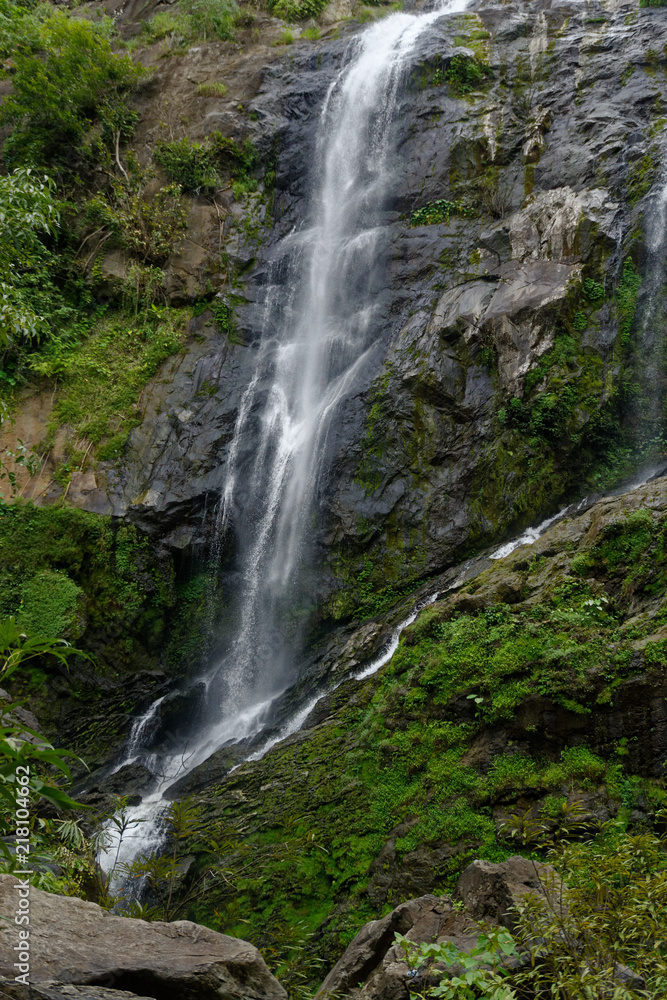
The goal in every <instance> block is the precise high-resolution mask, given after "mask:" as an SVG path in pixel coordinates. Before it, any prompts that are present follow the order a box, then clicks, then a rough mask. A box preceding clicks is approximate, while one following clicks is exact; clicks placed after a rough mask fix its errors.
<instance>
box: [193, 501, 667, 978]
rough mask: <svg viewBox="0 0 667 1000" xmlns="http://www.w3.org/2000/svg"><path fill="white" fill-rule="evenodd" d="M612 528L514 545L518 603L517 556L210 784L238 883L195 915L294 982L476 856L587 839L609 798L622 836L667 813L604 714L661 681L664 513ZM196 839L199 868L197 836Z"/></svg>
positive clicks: (212, 809)
mask: <svg viewBox="0 0 667 1000" xmlns="http://www.w3.org/2000/svg"><path fill="white" fill-rule="evenodd" d="M600 529H601V530H598V533H597V535H596V536H595V538H594V539H591V540H588V541H584V542H583V543H582V544H581V545H580V547H578V548H577V547H572V548H571V549H568V547H567V545H562V546H557V547H553V546H552V547H550V548H549V547H548V546H545V548H544V553H543V552H541V551H537V550H536V552H535V555H534V558H532V557H531V554H530V552H529V553H528V555H524V558H521V556H520V555H514V556H512V557H511V559H512V560H513V563H512V573H513V575H512V576H511V586H512V588H513V592H512V596H511V598H509V599H508V600H509V601H510V603H502V602H500V601H499V600H498V598H497V596H495V595H496V594H497V590H498V588H502V587H503V581H505V580H506V579H507V577H508V574H509V573H510V568H509V566H508V564H507V561H506V562H505V563H504V564H503V563H495V564H494V565H493V566H492V567H491V568H490V569H489V570H487V571H486V572H485V573H483V574H482V575H481V576H480V577H478V578H477V579H476V580H475V581H473V582H471V583H470V584H469V585H468V586H467V587H466V588H463V589H462V590H460V591H459V592H458V594H457V595H455V596H453V597H451V598H445V599H444V600H442V601H441V602H438V603H436V604H435V605H433V606H431V607H430V608H428V609H426V610H424V611H423V612H422V613H421V615H420V617H419V618H418V619H417V621H416V622H415V623H414V625H412V626H411V627H410V628H409V629H408V630H407V631H406V632H405V633H404V636H403V639H402V642H401V645H400V646H399V649H398V651H397V653H396V654H395V655H394V657H393V659H392V660H391V662H390V663H389V664H388V666H387V667H386V668H385V669H384V670H383V671H382V672H381V674H379V675H377V676H376V677H373V678H371V679H369V680H368V681H366V682H365V683H363V684H356V683H354V682H349V683H348V684H346V685H343V686H342V687H341V688H340V689H339V690H338V691H336V692H334V693H333V694H332V695H330V696H329V701H328V703H327V705H326V710H324V711H323V712H322V719H323V720H324V721H323V722H321V723H320V724H319V725H318V726H315V727H314V728H311V729H310V730H309V731H308V732H307V733H305V734H303V735H302V736H301V737H297V738H295V739H293V740H292V741H291V742H290V743H289V745H278V746H277V747H275V748H274V749H273V750H272V751H271V753H270V754H269V755H267V757H265V758H264V759H263V760H262V761H260V762H258V763H255V764H246V765H243V766H242V767H241V768H239V769H238V770H237V771H235V772H234V773H233V774H232V775H229V776H228V777H227V778H226V779H225V780H224V781H223V782H221V783H220V785H219V786H218V787H216V788H213V789H211V790H210V791H209V792H207V793H206V794H204V795H203V796H202V797H201V798H200V802H201V803H202V805H203V806H204V815H205V816H207V817H209V820H208V822H207V823H205V828H204V831H202V833H201V834H200V838H201V837H203V838H205V837H207V836H208V837H211V838H214V839H215V840H216V842H217V843H218V844H219V848H218V849H217V850H216V852H215V853H216V858H217V860H218V861H221V862H222V864H223V866H224V869H225V872H226V883H225V884H223V885H219V886H217V887H216V888H215V889H214V890H213V891H212V892H211V894H210V896H209V897H207V898H205V899H202V900H199V901H198V902H197V903H196V904H195V905H194V906H193V907H192V909H191V910H190V913H189V915H190V916H194V917H195V918H196V919H199V920H202V921H203V922H206V923H209V924H211V925H213V926H215V927H217V928H218V929H220V930H223V931H224V932H226V933H232V934H238V935H239V936H241V935H242V936H244V937H246V938H250V939H251V940H252V941H253V942H254V943H256V944H257V945H258V946H259V947H260V948H262V949H264V952H265V954H266V955H267V957H268V959H269V961H270V963H271V964H272V967H273V968H274V969H276V970H278V971H279V972H280V973H281V974H282V975H283V977H284V978H286V981H287V983H288V985H289V986H290V988H294V986H295V985H296V984H297V983H298V982H299V981H300V979H299V977H306V979H308V980H310V981H311V982H315V981H317V980H318V979H319V978H321V976H320V974H319V967H318V966H317V965H314V966H313V965H312V964H311V963H312V962H317V961H323V962H325V963H326V964H327V965H329V964H331V963H332V962H333V961H334V960H335V959H336V958H337V957H338V956H339V955H340V953H341V951H342V949H343V948H344V947H345V945H346V944H347V943H349V941H350V939H351V937H352V936H353V935H354V933H356V931H357V930H358V929H359V926H360V925H361V923H362V922H363V921H365V920H367V919H371V918H373V917H377V916H379V915H381V914H382V913H384V912H386V911H387V910H388V909H389V908H391V907H392V906H394V905H396V904H397V903H398V902H400V901H401V900H402V899H404V898H407V897H409V896H414V895H419V894H420V893H422V892H425V891H437V890H438V889H447V888H451V886H452V884H453V882H454V881H455V879H456V877H457V875H458V873H459V872H460V871H461V869H462V868H463V867H464V866H465V865H466V864H467V863H469V861H470V860H472V858H473V857H487V858H489V859H490V860H503V859H504V858H505V857H507V856H509V855H511V854H514V853H516V851H517V846H516V845H517V842H518V843H520V844H522V845H523V851H524V853H525V851H533V852H537V854H538V855H539V854H540V852H541V851H542V848H541V847H540V844H541V843H543V842H544V840H545V838H547V839H548V838H552V839H555V840H557V841H558V842H559V843H560V842H563V843H567V842H568V841H571V840H572V838H575V839H576V838H580V837H581V836H582V833H585V835H586V836H589V837H590V836H592V835H593V834H594V833H595V830H596V823H597V822H598V820H596V818H595V815H593V813H594V812H595V810H599V811H600V813H601V815H603V816H604V814H605V811H607V813H608V814H609V813H611V814H612V815H613V814H614V813H617V814H618V817H619V819H620V821H621V826H620V827H619V830H620V831H621V832H620V833H619V836H621V838H622V837H625V834H624V833H622V830H623V828H624V826H625V825H626V824H627V822H628V819H629V817H630V815H631V813H633V811H634V810H637V809H641V810H642V811H643V814H644V815H645V816H646V821H645V822H647V823H648V822H650V821H651V819H652V818H656V817H657V818H658V820H659V814H660V810H661V809H662V808H664V806H665V804H666V803H667V790H666V789H665V787H664V781H662V780H660V779H658V780H655V779H651V778H649V777H646V776H643V777H642V776H640V775H639V774H638V773H637V770H636V769H637V767H638V766H640V767H641V764H640V762H641V761H643V760H644V758H643V756H642V755H643V753H644V750H643V749H641V748H640V747H639V746H636V747H635V746H634V745H633V743H632V741H628V740H627V739H625V740H621V741H620V742H619V741H618V738H617V737H616V736H615V735H614V733H613V732H612V731H610V730H608V729H607V727H606V722H605V720H606V718H607V712H608V710H609V707H610V706H611V705H614V704H615V703H616V702H617V701H618V705H619V706H622V704H623V702H624V700H625V699H626V698H627V692H628V691H629V690H631V689H630V686H629V685H630V683H631V678H633V677H634V676H636V675H637V674H638V673H640V674H642V681H641V683H642V684H644V685H647V684H648V685H650V684H655V685H656V686H659V685H660V683H661V678H662V677H663V671H664V666H665V664H666V663H667V654H666V653H665V649H664V646H665V643H664V642H662V643H661V642H660V641H654V640H653V639H652V638H651V636H652V633H653V632H654V631H655V630H656V629H660V628H661V627H662V625H663V623H664V622H665V621H667V607H665V600H664V597H663V595H664V585H665V574H666V572H667V570H666V566H667V542H666V539H667V522H665V521H664V519H662V517H660V518H658V519H656V517H655V515H651V514H649V513H648V512H646V511H643V510H638V511H633V512H630V513H629V515H628V516H622V515H621V516H618V517H611V516H610V517H609V519H608V521H607V522H606V523H604V524H602V525H600ZM519 578H520V579H519ZM655 594H660V599H659V604H657V605H656V603H655V596H654V595H655ZM644 608H646V609H649V608H650V614H644V612H643V611H642V609H644ZM638 640H639V641H640V643H641V645H640V646H639V647H638ZM645 640H648V641H645ZM638 648H641V650H642V652H641V658H640V659H639V660H638V659H637V649H638ZM633 690H635V689H633ZM552 716H553V717H557V718H558V719H560V720H561V722H560V723H559V725H558V726H555V727H554V726H553V725H551V723H549V722H548V720H549V719H550V718H552ZM545 720H547V721H545ZM564 720H568V722H567V725H568V726H569V729H568V732H567V735H564V733H563V731H562V727H563V722H564ZM612 728H613V727H612ZM570 741H573V742H571V743H570ZM517 802H520V803H522V805H521V806H520V807H517V806H516V805H515V803H517ZM593 802H594V803H595V806H594V807H593V805H592V803H593ZM260 803H261V808H260ZM635 815H637V814H636V813H635ZM623 843H626V842H625V841H624V842H623ZM183 850H184V852H186V853H191V852H192V851H194V852H195V853H197V851H198V850H201V854H200V859H199V861H198V862H197V866H198V868H201V869H202V870H203V865H204V864H205V863H206V862H205V857H206V854H205V852H204V851H203V849H198V848H197V847H196V844H194V843H193V842H190V843H187V844H184V846H183ZM623 850H625V848H623ZM585 857H586V851H585V850H582V859H583V860H582V863H586V861H585ZM594 860H595V854H594V853H593V854H592V855H591V858H590V863H591V865H593V864H594ZM591 870H592V869H591ZM424 873H426V874H424ZM182 915H185V914H182ZM619 960H622V959H619ZM292 972H293V973H294V978H291V977H292Z"/></svg>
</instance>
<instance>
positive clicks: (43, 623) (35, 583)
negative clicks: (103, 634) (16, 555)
mask: <svg viewBox="0 0 667 1000" xmlns="http://www.w3.org/2000/svg"><path fill="white" fill-rule="evenodd" d="M82 599H83V591H82V590H81V588H80V587H77V585H76V584H75V583H74V581H73V580H70V578H69V577H68V576H66V575H65V574H64V573H59V572H57V571H55V570H49V569H46V570H43V571H42V572H41V573H36V574H35V576H33V577H32V578H31V579H30V580H28V582H27V583H25V584H24V586H23V589H22V592H21V608H20V610H19V614H18V617H17V624H18V625H19V627H20V628H21V629H23V630H24V631H25V632H34V633H37V634H41V635H48V636H52V637H53V638H54V639H60V638H62V637H66V638H70V639H76V638H78V636H79V635H81V633H82V631H83V629H82V627H81V625H82V617H81V616H80V615H79V616H78V617H79V621H78V622H77V611H78V610H79V609H80V607H81V603H82Z"/></svg>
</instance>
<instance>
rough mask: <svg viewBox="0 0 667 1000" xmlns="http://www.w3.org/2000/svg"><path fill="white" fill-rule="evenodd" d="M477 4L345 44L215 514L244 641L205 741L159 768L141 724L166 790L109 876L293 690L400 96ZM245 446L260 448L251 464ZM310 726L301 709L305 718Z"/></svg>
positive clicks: (144, 812) (206, 715)
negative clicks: (448, 19) (174, 789)
mask: <svg viewBox="0 0 667 1000" xmlns="http://www.w3.org/2000/svg"><path fill="white" fill-rule="evenodd" d="M469 2H470V0H445V3H444V4H442V5H441V6H440V7H439V8H438V9H436V10H433V11H431V12H428V13H421V14H416V15H410V14H394V15H392V16H390V17H387V18H386V19H384V20H382V21H380V22H378V23H377V24H375V25H373V26H372V27H370V28H368V29H367V30H366V31H364V32H363V33H362V34H360V35H358V36H357V37H356V38H355V39H354V40H353V41H352V42H351V43H350V46H349V48H348V51H347V54H346V59H345V65H344V66H343V68H342V70H341V71H340V72H339V74H338V75H337V76H336V78H335V79H334V81H333V82H332V84H331V86H330V88H329V91H328V93H327V95H326V99H325V101H324V105H323V108H322V111H321V115H320V122H319V132H318V146H317V155H316V158H315V163H314V172H315V176H314V178H313V179H314V184H313V190H314V197H313V200H312V210H311V224H310V226H309V227H308V228H307V229H306V230H305V231H301V232H299V233H296V234H292V235H290V236H289V237H287V238H286V239H285V240H283V242H282V245H281V248H280V256H281V260H280V266H281V267H282V268H283V273H284V272H285V271H286V272H287V273H288V276H289V278H288V283H289V285H290V286H291V287H292V288H293V294H292V295H291V298H290V301H289V302H288V303H287V304H284V303H283V304H281V305H280V306H278V305H276V303H275V298H274V297H273V296H272V294H271V289H270V288H269V290H268V292H267V300H266V304H265V307H266V308H265V323H264V334H263V338H262V343H261V345H260V348H259V352H258V360H257V364H256V368H255V372H254V376H253V378H252V380H251V382H250V384H249V386H248V388H247V390H246V392H245V395H244V398H243V400H242V403H241V406H240V408H239V413H238V417H237V422H236V429H235V435H234V440H233V443H232V446H231V449H230V459H229V467H228V470H227V478H226V485H225V488H224V490H223V496H222V498H221V503H220V509H219V516H218V532H219V536H220V537H221V536H222V534H223V533H224V532H226V531H228V530H231V529H232V528H233V529H234V530H235V533H236V535H237V550H238V552H239V562H240V564H241V566H242V586H241V596H240V602H239V611H238V620H239V624H238V629H237V631H236V634H235V637H234V638H233V641H232V642H231V645H230V648H229V650H228V652H227V653H226V654H225V656H224V658H223V659H222V661H221V662H219V663H217V664H215V665H214V667H212V669H211V670H210V671H209V672H208V674H207V675H206V676H205V677H204V678H202V680H201V681H200V684H201V685H202V688H203V691H204V697H203V705H202V707H201V708H200V712H199V718H198V722H197V731H196V732H195V733H194V734H192V735H191V736H190V737H189V738H186V739H185V740H184V741H182V742H180V743H179V742H178V741H177V745H176V746H175V747H174V749H173V751H172V752H168V753H164V752H162V753H161V754H160V755H159V756H158V755H157V754H155V753H153V754H151V753H147V752H146V751H145V750H143V751H142V749H141V746H140V744H141V736H142V734H145V733H148V732H149V731H150V728H151V724H152V719H153V718H154V716H155V706H152V707H151V709H149V711H148V713H147V714H146V716H145V717H144V718H143V719H142V720H139V722H138V723H137V724H135V727H134V729H133V739H132V740H131V741H130V744H131V745H128V748H127V751H126V757H125V760H124V761H123V763H128V762H129V761H133V760H136V759H140V760H142V762H143V763H145V764H146V765H147V767H148V768H149V769H150V770H151V771H152V772H153V773H154V774H159V775H160V778H159V780H157V783H156V787H155V789H154V791H153V793H152V794H151V795H150V796H149V797H148V798H146V799H145V800H144V802H143V803H142V804H141V806H139V807H136V809H133V810H131V811H130V816H129V819H130V821H131V822H134V821H141V822H140V825H139V826H137V827H135V829H133V830H132V829H131V830H130V832H129V834H127V835H126V837H125V839H124V841H123V842H122V843H121V844H120V845H119V844H118V842H117V841H116V842H115V843H111V844H110V845H109V847H108V848H107V850H106V852H105V857H104V858H103V859H102V861H103V864H104V866H105V867H106V868H107V869H109V868H111V867H113V866H114V864H115V862H116V860H117V859H118V860H120V861H125V862H126V861H128V860H131V859H132V858H133V857H136V856H137V855H139V854H141V853H146V852H147V851H150V850H153V849H155V847H156V845H157V844H158V843H159V829H160V823H159V818H160V815H161V813H162V812H163V811H164V808H165V802H164V793H165V792H166V790H167V789H168V788H169V787H170V786H171V785H172V784H173V783H174V782H175V781H176V780H177V779H180V778H181V777H182V776H183V775H184V774H186V773H188V772H189V771H191V770H192V769H193V768H194V767H195V766H197V765H198V764H200V763H201V762H202V761H204V760H206V759H207V758H208V757H209V756H210V755H211V754H212V753H213V752H214V751H215V750H216V749H218V748H219V747H221V746H223V745H225V744H226V743H229V742H235V741H238V740H241V739H243V738H245V737H248V736H251V735H254V734H256V733H257V732H259V731H261V730H262V728H263V727H264V726H265V725H266V721H267V717H268V711H269V708H270V705H271V703H272V701H273V700H274V699H275V697H276V695H277V694H278V693H280V692H281V690H283V689H284V688H285V687H286V686H287V685H288V683H289V682H290V681H291V680H293V671H294V658H295V643H294V641H293V640H292V641H290V637H289V636H287V637H285V636H284V633H283V629H282V628H281V624H280V623H281V620H282V619H283V618H285V617H286V614H285V612H286V610H287V609H288V608H289V606H290V604H292V605H293V604H294V603H295V601H298V598H299V596H300V595H302V594H303V593H304V591H305V590H306V588H307V582H306V584H305V585H304V583H303V580H304V579H305V580H306V581H307V577H308V573H307V566H308V545H307V536H308V527H309V522H310V517H311V515H312V512H313V510H314V508H315V507H316V503H315V500H316V497H317V490H318V482H319V481H320V477H321V475H322V472H323V471H324V470H323V461H324V456H325V455H326V443H327V436H328V433H329V430H330V428H331V422H332V418H333V416H334V414H336V413H338V412H339V410H340V406H341V404H342V402H343V401H344V399H345V398H346V397H347V396H348V395H349V394H350V393H351V392H352V391H353V390H354V388H355V386H356V385H357V384H358V377H359V374H360V372H361V370H362V368H363V365H364V360H365V358H366V357H367V354H368V352H369V351H370V350H371V349H372V339H373V337H372V334H373V316H374V311H375V308H376V303H375V299H374V287H373V274H374V272H375V271H376V269H377V267H378V260H379V259H381V256H382V255H381V247H382V237H383V228H382V226H381V224H380V222H381V215H380V213H381V211H382V208H383V206H384V205H385V204H386V200H387V195H388V194H389V193H390V191H391V184H392V164H393V160H392V155H391V154H392V143H391V139H392V134H393V131H392V125H393V122H394V120H395V115H396V110H397V94H398V91H399V86H400V84H401V81H402V79H403V74H404V71H405V68H406V65H408V64H409V57H410V53H411V52H412V51H413V49H414V46H415V43H416V42H417V40H418V38H419V37H420V36H421V35H422V34H423V33H424V32H425V31H427V30H428V29H429V27H430V25H432V24H433V23H434V22H435V21H436V20H438V19H439V18H441V17H442V16H443V15H445V14H448V13H457V12H460V11H463V10H465V8H466V7H467V5H468V3H469ZM267 387H268V389H267ZM248 441H257V442H259V444H258V446H256V447H255V450H254V457H253V459H252V460H251V461H249V462H248V461H246V462H245V464H243V461H242V457H243V455H244V454H247V453H248V447H247V443H248ZM241 483H242V486H243V489H242V491H241V490H240V489H239V486H240V484H241ZM241 493H242V499H240V494H241ZM239 504H242V510H241V511H239V510H238V509H237V508H238V506H239ZM397 635H398V632H397V633H396V636H395V637H394V639H395V640H396V642H397ZM390 645H391V644H390ZM394 648H395V647H394ZM391 651H392V652H393V648H392V650H391ZM390 656H391V652H390V653H389V655H388V656H387V659H388V658H389V657H390ZM380 659H381V658H380ZM379 665H381V664H380V661H379V660H378V662H377V663H376V664H373V667H374V669H377V668H378V667H379ZM307 712H308V706H305V707H304V708H303V710H302V712H301V713H300V714H299V715H298V716H297V717H296V718H300V715H301V714H303V716H304V718H305V715H307ZM302 721H303V720H302ZM288 728H291V726H290V727H288ZM292 731H293V730H292ZM280 735H286V730H285V732H284V733H281V734H280ZM271 742H275V738H274V739H273V740H272V741H271ZM264 749H266V747H265V748H264ZM121 766H122V765H121Z"/></svg>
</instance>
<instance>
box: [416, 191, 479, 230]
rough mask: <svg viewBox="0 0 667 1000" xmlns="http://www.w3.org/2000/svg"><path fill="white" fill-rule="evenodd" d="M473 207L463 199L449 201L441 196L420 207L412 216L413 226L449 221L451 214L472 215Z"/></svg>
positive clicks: (432, 224)
mask: <svg viewBox="0 0 667 1000" xmlns="http://www.w3.org/2000/svg"><path fill="white" fill-rule="evenodd" d="M473 214H474V213H473V209H472V208H471V207H470V206H469V205H464V204H463V202H461V201H447V200H446V199H445V198H439V199H438V200H437V201H432V202H429V204H428V205H423V206H422V207H421V208H418V209H417V210H416V211H414V212H413V213H412V215H411V216H410V225H411V226H413V227H414V226H434V225H437V224H438V223H440V222H449V217H450V215H462V216H464V217H470V216H471V215H473Z"/></svg>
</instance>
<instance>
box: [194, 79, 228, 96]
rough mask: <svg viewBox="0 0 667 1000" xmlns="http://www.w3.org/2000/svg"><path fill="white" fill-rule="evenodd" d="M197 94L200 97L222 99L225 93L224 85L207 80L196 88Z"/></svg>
mask: <svg viewBox="0 0 667 1000" xmlns="http://www.w3.org/2000/svg"><path fill="white" fill-rule="evenodd" d="M197 93H198V94H199V96H200V97H224V96H225V95H226V93H227V88H226V86H225V85H224V83H219V82H218V81H216V80H209V81H206V82H205V83H200V84H199V85H198V86H197Z"/></svg>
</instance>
